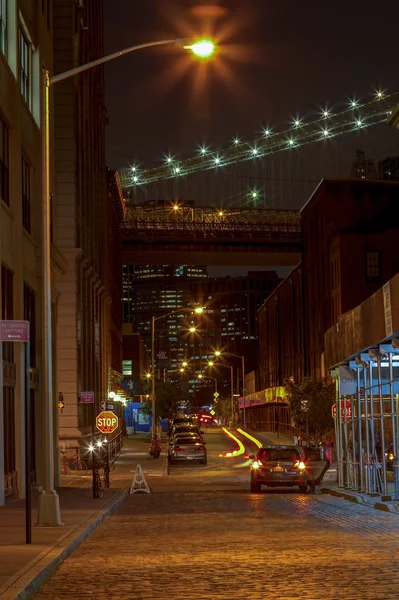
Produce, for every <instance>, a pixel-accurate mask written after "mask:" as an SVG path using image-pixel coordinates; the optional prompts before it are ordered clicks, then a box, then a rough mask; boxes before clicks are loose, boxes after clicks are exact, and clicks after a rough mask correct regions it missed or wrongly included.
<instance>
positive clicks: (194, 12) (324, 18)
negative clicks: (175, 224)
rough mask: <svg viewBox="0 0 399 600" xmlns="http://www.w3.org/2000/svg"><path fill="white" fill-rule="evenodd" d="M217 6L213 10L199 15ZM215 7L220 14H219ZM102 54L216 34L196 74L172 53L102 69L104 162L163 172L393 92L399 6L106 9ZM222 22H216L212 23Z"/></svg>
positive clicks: (163, 3) (348, 1)
mask: <svg viewBox="0 0 399 600" xmlns="http://www.w3.org/2000/svg"><path fill="white" fill-rule="evenodd" d="M211 4H212V5H215V6H214V8H213V9H212V10H204V8H202V9H201V6H202V5H211ZM216 5H217V6H216ZM104 6H105V26H106V51H107V52H112V51H115V50H118V49H122V48H125V47H127V46H130V45H134V44H136V43H143V42H147V41H153V40H161V39H169V38H176V37H187V36H190V35H195V34H196V33H198V34H207V33H211V34H213V35H214V36H215V38H216V39H218V40H219V43H220V52H219V55H218V56H217V57H216V58H215V59H214V60H213V61H211V62H209V63H207V64H203V63H201V64H199V63H197V62H195V61H193V60H192V58H190V56H189V55H188V54H186V53H185V52H183V51H182V50H180V49H178V48H175V47H167V48H163V49H162V48H158V49H151V50H145V51H140V52H135V53H133V54H131V55H130V56H127V57H123V58H119V59H117V60H115V61H114V62H112V63H110V65H108V66H107V68H106V93H107V107H108V114H109V126H108V140H107V152H108V164H109V166H110V167H111V168H120V167H124V166H127V165H128V164H129V163H130V164H131V163H132V162H133V160H137V161H138V162H139V163H140V164H142V166H143V167H145V166H148V167H149V166H155V165H156V164H158V161H160V160H161V158H162V156H163V155H164V153H165V152H168V151H171V152H173V153H183V152H191V151H192V150H193V149H194V148H196V146H197V145H198V144H200V143H202V142H208V143H210V144H212V146H213V147H214V148H216V147H218V146H221V145H223V144H225V143H227V142H229V141H230V140H231V138H232V137H233V136H234V135H235V134H238V135H242V136H245V135H246V136H248V137H250V136H251V135H255V134H257V133H258V132H259V131H260V129H261V127H262V126H265V125H267V124H271V125H274V126H276V127H278V126H279V125H281V124H284V123H286V122H287V120H288V119H289V117H294V116H295V115H297V114H300V115H301V116H305V117H306V115H307V114H311V113H314V112H315V111H316V109H317V107H319V106H325V105H326V102H327V103H328V104H329V105H330V106H331V107H333V106H334V103H340V102H341V101H342V100H344V99H345V98H347V97H350V98H352V97H353V96H354V94H355V93H357V95H358V96H364V95H366V94H368V93H370V92H371V90H372V88H373V86H374V87H375V88H380V87H381V88H383V89H387V90H389V91H397V87H398V77H397V74H398V65H397V57H398V37H399V35H398V23H399V2H398V0H384V2H381V3H378V2H375V0H363V1H360V0H345V1H344V0H334V1H332V0H330V1H329V2H326V1H325V2H322V1H320V0H303V1H302V2H299V1H298V0H297V1H295V0H274V1H272V0H245V1H243V0H219V2H217V1H216V0H215V1H212V0H105V2H104ZM216 15H217V16H216Z"/></svg>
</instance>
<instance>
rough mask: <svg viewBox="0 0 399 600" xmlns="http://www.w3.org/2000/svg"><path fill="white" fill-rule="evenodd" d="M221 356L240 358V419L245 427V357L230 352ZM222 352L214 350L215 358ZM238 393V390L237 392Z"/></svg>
mask: <svg viewBox="0 0 399 600" xmlns="http://www.w3.org/2000/svg"><path fill="white" fill-rule="evenodd" d="M223 354H224V355H225V356H233V357H234V358H241V371H242V397H243V406H242V419H243V426H244V427H246V424H247V421H246V414H245V394H246V387H245V357H244V356H239V355H238V354H233V353H232V352H223ZM221 355H222V352H221V351H220V350H215V356H221ZM237 393H238V390H237Z"/></svg>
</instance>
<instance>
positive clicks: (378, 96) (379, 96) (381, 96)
mask: <svg viewBox="0 0 399 600" xmlns="http://www.w3.org/2000/svg"><path fill="white" fill-rule="evenodd" d="M375 95H376V96H377V98H378V100H381V99H382V98H383V97H384V92H383V91H382V90H376V92H375Z"/></svg>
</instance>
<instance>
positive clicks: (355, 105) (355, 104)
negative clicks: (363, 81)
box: [350, 100, 357, 108]
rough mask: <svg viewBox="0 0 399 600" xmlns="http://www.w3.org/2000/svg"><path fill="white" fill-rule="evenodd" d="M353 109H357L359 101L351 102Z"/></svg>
mask: <svg viewBox="0 0 399 600" xmlns="http://www.w3.org/2000/svg"><path fill="white" fill-rule="evenodd" d="M350 105H351V108H356V107H357V101H356V100H351V104H350Z"/></svg>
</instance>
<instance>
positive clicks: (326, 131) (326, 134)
mask: <svg viewBox="0 0 399 600" xmlns="http://www.w3.org/2000/svg"><path fill="white" fill-rule="evenodd" d="M323 135H324V137H328V136H329V135H330V132H329V131H328V129H323Z"/></svg>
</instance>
